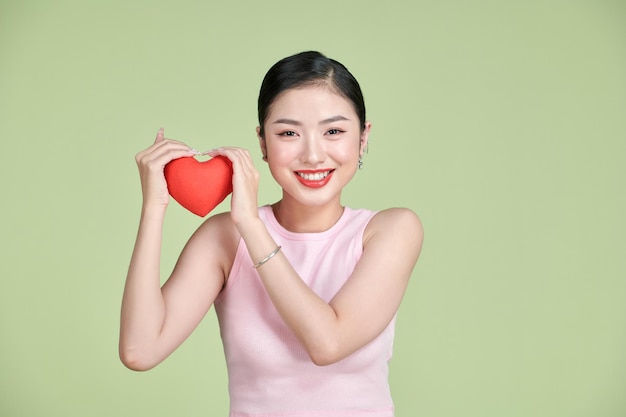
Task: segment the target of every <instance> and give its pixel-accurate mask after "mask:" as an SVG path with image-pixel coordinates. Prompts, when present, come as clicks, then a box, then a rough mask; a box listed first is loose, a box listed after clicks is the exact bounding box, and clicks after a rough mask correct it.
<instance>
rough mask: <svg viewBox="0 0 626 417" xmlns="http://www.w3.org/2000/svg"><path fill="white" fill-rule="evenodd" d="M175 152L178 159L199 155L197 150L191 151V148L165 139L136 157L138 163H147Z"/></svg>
mask: <svg viewBox="0 0 626 417" xmlns="http://www.w3.org/2000/svg"><path fill="white" fill-rule="evenodd" d="M171 152H174V153H175V155H177V156H176V157H177V158H179V157H181V156H193V155H195V154H197V151H196V150H195V149H191V148H190V147H189V146H187V145H186V144H184V143H182V142H177V141H173V140H170V139H164V140H162V141H160V142H158V143H155V144H153V145H152V146H150V147H149V148H148V149H145V150H143V151H142V152H139V153H138V154H137V156H136V159H137V162H138V163H140V162H143V163H147V162H150V161H153V160H155V159H158V158H160V157H161V156H163V155H166V154H168V153H170V154H171Z"/></svg>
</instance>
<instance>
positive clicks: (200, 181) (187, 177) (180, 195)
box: [165, 155, 233, 217]
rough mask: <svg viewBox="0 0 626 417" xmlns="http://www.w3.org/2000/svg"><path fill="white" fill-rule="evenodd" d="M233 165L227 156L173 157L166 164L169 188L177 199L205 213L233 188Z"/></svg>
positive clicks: (188, 208) (189, 208)
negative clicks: (204, 158) (200, 159)
mask: <svg viewBox="0 0 626 417" xmlns="http://www.w3.org/2000/svg"><path fill="white" fill-rule="evenodd" d="M232 178H233V167H232V164H231V162H230V160H229V159H228V158H226V157H224V156H219V155H218V156H216V157H215V158H211V159H209V160H208V161H204V162H200V161H198V160H197V159H195V158H192V157H188V158H179V159H174V160H173V161H171V162H170V163H168V164H167V165H165V180H166V181H167V189H168V191H169V193H170V195H171V196H172V197H173V198H174V200H176V201H178V203H179V204H180V205H181V206H183V207H184V208H186V209H187V210H189V211H190V212H192V213H194V214H197V215H198V216H200V217H204V216H206V215H207V214H209V212H210V211H211V210H213V209H214V208H215V206H217V205H218V204H219V203H221V202H222V201H223V200H224V199H225V198H226V196H227V195H228V194H230V193H231V192H232V191H233V182H232Z"/></svg>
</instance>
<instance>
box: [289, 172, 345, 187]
mask: <svg viewBox="0 0 626 417" xmlns="http://www.w3.org/2000/svg"><path fill="white" fill-rule="evenodd" d="M333 172H335V170H334V169H316V170H304V171H295V172H294V174H295V176H296V178H297V179H298V181H300V183H301V184H302V185H304V186H306V187H309V188H320V187H323V186H325V185H326V184H328V181H330V178H331V177H332V176H333Z"/></svg>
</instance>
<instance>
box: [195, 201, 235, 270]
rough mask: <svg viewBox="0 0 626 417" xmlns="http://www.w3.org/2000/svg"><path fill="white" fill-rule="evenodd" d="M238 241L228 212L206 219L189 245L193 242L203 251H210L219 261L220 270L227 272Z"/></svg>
mask: <svg viewBox="0 0 626 417" xmlns="http://www.w3.org/2000/svg"><path fill="white" fill-rule="evenodd" d="M239 239H240V235H239V232H238V231H237V228H236V227H235V225H234V223H233V221H232V219H231V216H230V212H224V213H219V214H215V215H213V216H211V217H209V218H208V219H206V220H205V221H204V222H203V223H202V224H201V225H200V227H198V229H197V230H196V232H195V233H194V235H193V236H192V237H191V240H190V243H191V242H194V243H195V244H197V245H198V246H201V247H202V248H204V250H205V251H210V252H211V253H212V255H214V256H216V257H217V259H219V262H220V264H221V267H222V269H223V270H224V271H225V272H227V271H229V270H230V267H231V265H232V261H233V259H234V258H235V254H236V252H237V246H238V245H239ZM225 275H226V276H227V275H228V274H225Z"/></svg>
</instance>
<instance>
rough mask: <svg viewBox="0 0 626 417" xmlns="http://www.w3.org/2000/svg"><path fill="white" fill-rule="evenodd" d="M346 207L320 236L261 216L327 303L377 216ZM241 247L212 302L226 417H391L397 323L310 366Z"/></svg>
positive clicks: (266, 212) (267, 212)
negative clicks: (226, 400) (341, 355)
mask: <svg viewBox="0 0 626 417" xmlns="http://www.w3.org/2000/svg"><path fill="white" fill-rule="evenodd" d="M374 214H375V213H374V212H372V211H369V210H363V209H359V210H353V209H350V208H348V207H346V208H345V209H344V213H343V215H342V216H341V218H340V219H339V221H338V222H337V223H336V224H335V225H333V226H332V227H331V228H330V229H328V230H326V231H324V232H321V233H293V232H290V231H288V230H286V229H285V228H283V227H282V226H281V225H280V224H279V223H278V221H277V220H276V218H275V217H274V214H273V211H272V208H271V207H270V206H263V207H260V208H259V216H260V218H261V220H262V221H263V222H264V223H265V225H266V227H267V229H268V231H269V233H270V234H271V236H272V237H273V238H274V240H275V241H276V243H278V245H281V246H282V251H283V253H284V255H285V257H286V258H287V259H288V260H289V262H290V263H291V265H292V266H293V267H294V269H295V270H296V272H297V273H298V275H299V276H300V277H301V278H302V280H303V281H304V282H306V284H307V285H308V286H309V287H310V288H311V289H312V290H313V291H314V292H315V293H316V294H317V295H319V296H320V297H321V298H322V299H324V300H325V301H327V302H328V301H330V300H331V299H332V298H333V296H334V295H335V294H336V293H337V292H338V291H339V289H340V288H341V287H342V285H343V284H344V283H345V282H346V281H347V279H348V278H349V276H350V274H351V273H352V271H353V269H354V267H355V265H356V263H357V261H358V260H359V258H360V257H361V254H362V251H363V232H364V230H365V227H366V226H367V224H368V222H369V220H370V219H371V218H372V217H373V216H374ZM252 265H253V262H252V260H251V259H250V256H249V254H248V250H247V249H246V245H245V243H244V241H243V239H241V240H240V241H239V246H238V248H237V253H236V255H235V259H234V262H233V266H232V269H231V272H230V275H229V277H228V280H227V284H226V286H225V287H224V289H223V290H222V292H221V293H220V295H219V296H218V298H217V299H216V300H215V304H214V305H215V311H216V313H217V317H218V321H219V325H220V334H221V337H222V343H223V346H224V353H225V357H226V365H227V369H228V378H229V383H228V391H229V395H230V417H278V416H280V417H346V416H350V417H357V416H367V417H393V402H392V399H391V394H390V391H389V383H388V362H389V360H390V359H391V354H392V345H393V336H394V326H395V317H394V319H393V320H392V321H391V323H390V324H389V325H388V326H387V327H386V328H385V329H384V330H383V332H382V333H381V334H380V335H379V336H378V337H376V338H375V339H374V340H373V341H371V342H370V343H368V344H367V345H365V346H363V347H362V348H361V349H359V350H358V351H356V352H354V353H353V354H351V355H349V356H348V357H346V358H344V359H342V360H340V361H338V362H336V363H334V364H331V365H328V366H317V365H315V364H314V363H313V362H312V361H311V359H310V357H309V355H308V354H307V352H306V350H305V349H304V347H303V346H302V345H301V344H300V342H299V341H298V340H297V338H296V337H295V335H294V334H293V333H292V332H291V330H290V329H289V328H288V327H287V325H286V324H285V323H284V321H283V320H282V318H281V317H280V315H279V313H278V311H277V310H276V309H275V307H274V305H273V304H272V301H271V300H270V298H269V296H268V295H267V292H266V291H265V287H264V286H263V283H262V282H261V279H260V277H259V275H258V273H257V271H256V270H255V269H254V268H253V266H252Z"/></svg>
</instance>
